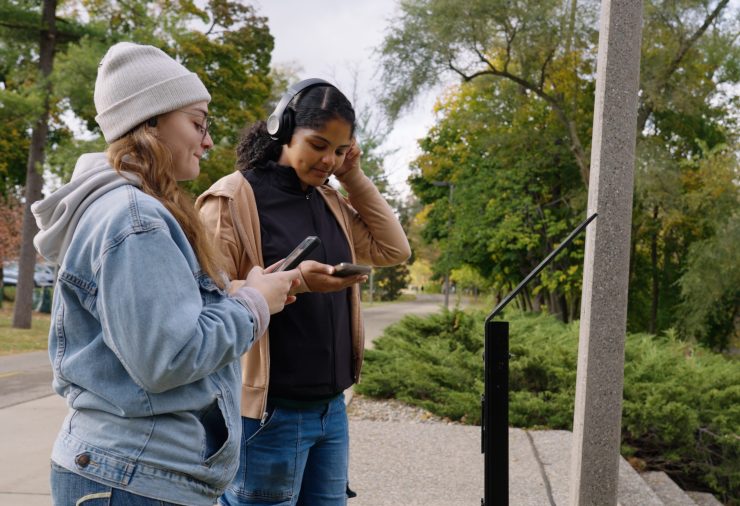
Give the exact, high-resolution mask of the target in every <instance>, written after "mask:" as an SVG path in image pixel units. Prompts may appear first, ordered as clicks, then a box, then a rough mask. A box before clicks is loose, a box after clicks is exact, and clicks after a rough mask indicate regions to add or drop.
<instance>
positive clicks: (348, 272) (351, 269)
mask: <svg viewBox="0 0 740 506" xmlns="http://www.w3.org/2000/svg"><path fill="white" fill-rule="evenodd" d="M371 270H372V267H370V266H369V265H357V264H351V263H349V262H342V263H341V264H339V265H335V266H334V275H335V276H338V277H340V278H346V277H347V276H356V275H358V274H370V271H371Z"/></svg>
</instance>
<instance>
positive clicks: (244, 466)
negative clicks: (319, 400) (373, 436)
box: [219, 395, 349, 506]
mask: <svg viewBox="0 0 740 506" xmlns="http://www.w3.org/2000/svg"><path fill="white" fill-rule="evenodd" d="M242 426H243V432H242V445H241V455H240V460H239V470H238V471H237V474H236V478H234V481H233V482H232V483H231V485H230V486H229V488H228V489H227V491H226V493H225V494H224V495H222V496H221V497H220V498H219V504H221V505H222V506H250V505H266V504H271V505H275V506H344V505H346V504H347V467H348V461H349V430H348V424H347V411H346V410H345V406H344V395H340V396H339V397H338V398H337V399H335V400H333V401H332V402H331V403H329V404H328V405H326V406H324V407H321V408H312V409H288V408H273V407H268V418H267V420H266V421H265V422H264V423H261V422H260V420H255V419H254V418H242Z"/></svg>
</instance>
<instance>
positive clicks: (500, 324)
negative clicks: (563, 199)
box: [481, 213, 597, 506]
mask: <svg viewBox="0 0 740 506" xmlns="http://www.w3.org/2000/svg"><path fill="white" fill-rule="evenodd" d="M596 216H597V215H596V213H594V214H592V215H591V216H589V217H588V218H586V219H585V220H583V222H581V224H580V225H578V226H577V227H576V228H575V229H574V230H573V231H572V232H571V233H570V235H568V237H566V238H565V240H564V241H563V242H562V243H560V245H559V246H558V247H557V248H555V250H554V251H553V252H552V253H550V254H549V255H547V258H545V259H544V260H543V261H542V262H540V264H539V265H538V266H537V267H535V268H534V270H533V271H532V272H530V273H529V274H527V277H526V278H524V280H523V281H522V282H521V283H519V285H517V287H516V288H514V290H512V291H511V292H510V293H509V294H508V295H507V296H506V297H504V298H503V300H502V301H501V302H499V304H498V305H497V306H496V307H495V308H494V310H493V311H491V314H489V315H488V316H487V317H486V322H485V342H484V352H483V362H484V391H483V392H484V393H483V398H482V399H481V414H482V415H483V416H482V418H483V419H482V420H481V451H482V452H483V454H484V457H483V494H484V495H483V498H482V499H481V506H508V504H509V322H505V321H493V319H494V318H495V317H496V316H497V315H498V314H499V313H500V312H501V311H503V309H504V308H505V307H506V305H507V304H508V303H509V302H511V301H512V300H513V299H514V297H516V296H517V295H518V294H519V292H521V291H522V289H523V288H524V287H525V286H527V283H529V282H530V281H531V280H532V278H534V277H535V276H536V275H537V274H539V273H540V272H541V271H542V269H544V268H545V267H546V266H547V264H549V263H550V262H552V260H553V259H554V258H555V257H556V256H557V255H558V253H560V252H561V251H562V250H563V249H564V248H565V247H566V246H568V245H569V244H570V243H571V242H572V241H573V239H575V237H576V236H577V235H578V234H580V233H581V232H582V231H583V229H585V228H586V226H587V225H588V224H589V223H591V222H592V221H593V220H594V218H596Z"/></svg>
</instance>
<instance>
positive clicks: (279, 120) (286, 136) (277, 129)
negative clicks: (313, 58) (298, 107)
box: [267, 78, 334, 144]
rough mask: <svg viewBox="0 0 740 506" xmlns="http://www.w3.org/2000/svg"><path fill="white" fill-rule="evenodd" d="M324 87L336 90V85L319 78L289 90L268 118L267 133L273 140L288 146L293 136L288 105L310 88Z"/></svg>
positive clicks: (302, 82) (307, 80) (291, 87)
mask: <svg viewBox="0 0 740 506" xmlns="http://www.w3.org/2000/svg"><path fill="white" fill-rule="evenodd" d="M322 85H323V86H331V87H332V88H334V85H333V84H331V83H330V82H328V81H324V80H323V79H318V78H311V79H304V80H303V81H300V82H298V83H296V84H294V85H292V86H290V87H289V88H288V91H286V92H285V93H284V94H283V96H282V97H281V98H280V101H279V102H278V105H277V107H275V110H274V111H272V114H270V117H269V118H267V133H268V134H270V137H272V138H273V140H276V141H280V143H281V144H286V143H287V142H288V141H289V140H290V137H291V135H293V124H292V120H291V118H292V115H291V112H292V111H290V109H288V105H289V104H290V102H291V101H292V100H293V98H295V96H296V95H298V94H299V93H300V92H302V91H304V90H306V89H308V88H312V87H314V86H322ZM289 116H290V117H289Z"/></svg>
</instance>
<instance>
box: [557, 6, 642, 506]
mask: <svg viewBox="0 0 740 506" xmlns="http://www.w3.org/2000/svg"><path fill="white" fill-rule="evenodd" d="M641 33H642V1H641V0H603V1H602V3H601V22H600V32H599V54H598V64H597V77H596V96H595V103H594V123H593V140H592V144H591V174H590V180H589V193H588V215H590V214H591V213H594V212H598V213H599V217H598V218H597V219H596V221H595V222H594V223H593V224H592V225H591V226H590V227H589V228H588V231H587V233H586V257H585V260H584V264H585V266H584V273H583V295H582V303H581V328H580V341H579V349H578V376H577V385H576V403H575V414H574V420H573V436H574V437H573V448H572V455H571V476H570V504H571V505H573V506H593V505H597V504H598V505H599V506H615V505H616V504H617V478H618V473H619V467H618V464H619V460H618V459H619V445H620V431H621V414H622V387H623V383H624V339H625V330H626V322H627V284H628V276H629V253H630V247H629V246H630V226H631V225H630V224H631V218H632V189H633V184H634V183H633V171H634V156H635V140H636V131H635V129H636V123H637V90H638V84H639V74H640V42H641Z"/></svg>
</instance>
